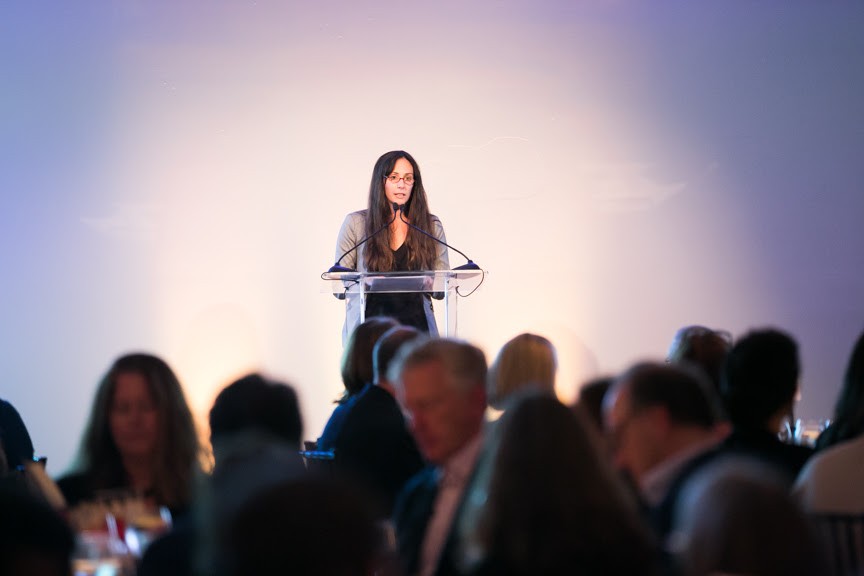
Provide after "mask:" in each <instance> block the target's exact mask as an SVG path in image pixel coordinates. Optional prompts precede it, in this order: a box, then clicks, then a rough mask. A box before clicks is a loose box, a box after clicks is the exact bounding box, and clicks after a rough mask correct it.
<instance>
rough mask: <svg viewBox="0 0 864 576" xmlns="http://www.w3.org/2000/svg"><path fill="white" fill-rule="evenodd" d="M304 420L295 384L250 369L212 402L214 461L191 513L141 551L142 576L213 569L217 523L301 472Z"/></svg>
mask: <svg viewBox="0 0 864 576" xmlns="http://www.w3.org/2000/svg"><path fill="white" fill-rule="evenodd" d="M302 436H303V421H302V417H301V414H300V408H299V404H298V401H297V395H296V393H295V392H294V389H293V388H292V387H291V386H290V385H288V384H285V383H283V382H278V381H274V380H270V379H267V378H265V377H263V376H261V375H260V374H249V375H247V376H244V377H242V378H240V379H239V380H236V381H235V382H232V383H231V384H229V385H228V386H226V387H225V388H223V389H222V391H221V392H219V394H218V395H217V396H216V400H215V401H214V402H213V406H212V407H211V409H210V442H211V444H212V446H213V456H214V460H215V465H214V468H213V473H212V474H211V476H210V477H209V478H205V479H203V482H202V486H201V489H200V490H199V494H198V497H197V499H196V502H195V505H194V512H195V514H194V515H193V517H191V518H187V519H185V521H183V522H181V523H178V524H177V525H175V527H174V529H173V530H172V531H171V532H170V533H169V534H167V535H166V536H164V537H163V538H161V539H159V540H157V541H155V542H154V543H153V544H152V545H151V546H150V547H149V548H148V549H147V551H146V553H145V555H144V558H143V560H142V562H141V567H140V570H139V576H149V575H152V576H175V575H176V576H180V575H190V574H197V573H206V574H210V573H212V571H213V570H214V569H215V568H214V567H215V566H216V565H217V564H218V561H219V557H220V556H219V549H218V548H219V545H220V542H221V538H222V537H223V534H222V530H223V529H224V527H225V525H226V524H227V522H228V520H229V519H230V518H231V517H232V516H233V515H234V514H236V513H237V511H238V510H239V509H240V507H241V506H242V505H243V504H244V502H245V501H246V500H248V499H249V498H250V497H251V496H252V495H253V494H255V493H256V492H258V491H260V490H262V489H264V488H266V487H268V486H271V485H274V484H277V483H280V482H283V481H286V480H289V479H294V478H297V477H299V476H302V475H304V472H305V470H304V467H303V461H302V458H301V457H300V454H299V448H300V442H301V438H302Z"/></svg>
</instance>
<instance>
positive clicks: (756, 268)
mask: <svg viewBox="0 0 864 576" xmlns="http://www.w3.org/2000/svg"><path fill="white" fill-rule="evenodd" d="M862 54H864V5H862V4H861V3H842V2H833V3H827V4H826V3H813V2H806V1H803V0H792V1H788V2H756V1H732V2H727V1H723V2H720V1H716V2H698V3H694V2H685V1H662V2H650V3H647V2H636V1H629V0H621V1H617V2H601V1H591V0H587V1H583V2H576V1H573V0H559V1H553V0H546V1H537V0H532V1H530V2H529V1H527V0H500V1H493V0H478V1H475V2H456V1H451V0H447V1H444V2H421V1H413V0H409V1H403V2H336V1H332V0H323V1H320V2H286V1H281V0H278V1H277V0H259V1H257V2H248V1H247V2H229V1H227V0H222V1H218V0H217V1H215V2H213V1H204V0H188V1H185V2H169V1H167V0H164V1H155V2H149V1H148V2H143V1H130V2H120V1H110V0H104V1H99V2H97V1H95V0H89V1H81V2H73V3H70V2H60V1H59V0H57V1H53V2H52V1H47V2H38V3H36V2H25V1H23V0H21V1H15V0H13V1H12V2H5V3H4V4H3V7H2V8H0V65H2V69H0V72H2V76H0V147H2V148H0V191H2V201H0V203H2V212H0V224H2V226H0V239H2V242H0V257H2V260H0V270H2V278H3V280H2V289H0V295H2V308H3V320H2V327H0V370H2V387H0V396H2V397H4V398H6V399H9V400H11V401H12V402H13V403H14V404H15V405H16V406H17V407H18V408H19V410H20V412H21V413H22V415H23V416H24V418H25V419H26V421H27V423H28V425H29V427H30V430H31V433H32V435H33V438H34V441H35V443H36V446H37V451H38V452H39V453H40V454H45V455H47V456H48V457H49V471H50V472H51V473H53V474H59V473H60V472H62V471H63V470H64V469H65V468H66V467H67V466H68V464H69V463H70V461H71V459H72V456H73V454H74V451H75V448H76V445H77V442H78V438H79V435H80V432H81V429H82V427H83V425H84V421H85V418H86V415H87V413H88V410H89V406H90V402H91V399H92V394H93V391H94V388H95V386H96V383H97V381H98V379H99V378H100V376H101V375H102V374H103V373H104V371H105V370H106V369H107V367H108V365H109V364H110V362H111V361H112V360H113V359H114V358H115V357H116V356H117V355H119V354H121V353H124V352H127V351H131V350H147V351H151V352H154V353H156V354H159V355H161V356H163V357H164V358H165V359H166V360H168V362H169V363H170V364H171V365H172V366H174V367H175V368H176V370H177V372H178V374H179V375H180V377H181V379H182V381H183V382H184V385H185V387H186V391H187V394H188V398H189V400H190V403H191V404H192V406H193V409H194V411H195V413H196V416H197V417H199V419H200V421H201V424H202V431H203V432H206V425H205V422H206V413H207V410H208V408H209V405H210V403H211V402H212V400H213V398H214V396H215V394H216V393H217V392H218V390H219V389H220V388H221V387H222V386H223V385H224V384H226V383H227V382H228V381H229V380H230V379H232V378H233V377H235V376H238V375H241V374H242V373H244V372H246V371H249V370H253V369H259V370H263V371H266V372H267V373H269V374H271V375H274V376H276V377H279V378H283V379H286V380H288V381H290V382H292V383H294V384H295V385H296V386H297V388H298V389H299V392H300V395H301V398H302V406H303V410H304V414H305V418H306V434H305V436H306V437H307V438H315V437H317V435H318V434H319V433H320V431H321V428H322V427H323V424H324V422H325V421H326V418H327V416H328V415H329V413H330V411H331V409H332V400H333V399H334V398H335V397H336V396H337V395H338V393H339V391H340V389H341V383H340V381H339V370H338V362H339V356H340V352H341V339H340V332H341V324H342V319H343V312H344V310H343V307H342V305H341V303H340V302H338V301H336V300H335V299H334V298H332V297H331V296H329V295H327V294H324V293H322V291H321V288H322V287H321V283H320V280H319V274H320V273H321V272H322V271H323V270H324V269H326V268H327V267H328V266H329V265H330V264H332V262H333V259H334V253H333V252H334V245H335V240H336V233H337V231H338V228H339V226H340V224H341V222H342V219H343V217H344V215H345V214H346V213H347V212H349V211H352V210H356V209H359V208H362V207H364V205H365V201H366V194H367V189H368V181H369V176H370V174H371V168H372V164H373V163H374V161H375V159H376V158H377V157H378V156H379V155H380V154H381V153H383V152H385V151H387V150H391V149H397V148H403V149H406V150H409V151H410V152H412V153H413V154H414V155H415V157H416V158H417V159H418V161H419V162H420V165H421V167H422V169H423V176H424V179H425V181H426V184H427V190H428V194H429V198H430V202H431V206H432V210H433V211H434V212H435V213H436V214H438V215H439V216H440V217H441V219H442V221H443V223H444V225H445V228H446V231H447V236H448V239H449V240H450V241H451V243H452V244H453V245H455V246H456V247H459V248H460V249H462V250H463V251H465V252H467V253H468V254H469V256H470V257H471V258H472V259H473V260H475V261H477V262H478V263H480V264H481V265H482V266H483V267H484V268H486V269H488V270H489V271H490V272H491V274H490V275H489V278H488V279H487V282H486V283H485V284H484V286H483V287H482V288H481V289H480V290H479V291H478V292H477V293H476V294H474V295H473V296H472V297H470V298H468V299H464V300H461V301H460V302H459V314H460V323H461V336H463V337H465V338H467V339H469V340H471V341H472V342H475V343H477V344H478V345H479V346H481V347H482V348H483V349H484V350H485V351H486V353H487V356H488V357H489V359H490V360H491V359H492V358H493V357H494V355H495V353H496V352H497V350H498V348H499V347H500V346H501V344H503V343H504V342H505V341H506V340H507V339H509V338H510V337H512V336H514V335H516V334H518V333H520V332H523V331H533V332H537V333H540V334H544V335H546V336H547V337H549V338H550V339H551V340H552V341H553V342H554V343H555V344H556V345H557V347H558V350H559V354H560V364H561V370H560V378H559V380H560V382H559V388H560V394H561V397H562V398H563V399H565V400H570V399H572V398H573V396H574V394H575V392H576V390H577V387H578V385H579V384H580V383H581V382H583V381H584V380H585V379H587V378H589V377H592V376H595V375H599V374H610V373H614V372H616V371H618V370H621V369H622V368H624V367H626V366H627V365H628V364H630V363H631V362H633V361H635V360H639V359H645V358H662V357H663V356H664V354H665V351H666V348H667V346H668V344H669V341H670V339H671V337H672V335H673V333H674V332H675V330H676V329H677V328H678V327H679V326H681V325H684V324H690V323H701V324H706V325H708V326H713V327H720V328H725V329H728V330H730V331H731V332H733V333H734V334H736V335H738V334H741V333H743V332H744V331H746V330H748V329H750V328H752V327H758V326H765V325H773V326H779V327H782V328H784V329H786V330H788V331H790V332H791V333H792V334H794V335H795V336H796V338H797V339H798V341H799V342H800V345H801V351H802V356H803V369H804V373H803V378H802V393H803V395H802V399H801V403H800V405H799V407H798V411H799V413H800V414H801V415H802V416H804V417H808V418H816V417H824V416H828V415H829V414H830V411H831V407H832V405H833V402H834V398H835V396H836V393H837V390H838V387H839V383H840V380H841V377H842V372H843V369H844V367H845V363H846V360H847V357H848V354H849V351H850V349H851V345H852V342H853V340H854V338H855V337H856V335H857V334H858V333H859V332H860V331H861V330H862V328H864V300H862V294H864V233H862V226H861V221H862V217H864V114H862V102H864V67H862V65H861V57H862ZM450 258H451V262H453V263H454V265H456V264H460V263H462V262H461V258H460V257H459V256H458V255H456V254H453V253H451V255H450Z"/></svg>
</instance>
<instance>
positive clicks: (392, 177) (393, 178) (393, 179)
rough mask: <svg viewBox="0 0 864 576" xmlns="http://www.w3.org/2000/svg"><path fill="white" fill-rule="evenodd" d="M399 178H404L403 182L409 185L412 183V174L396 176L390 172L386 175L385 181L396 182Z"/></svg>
mask: <svg viewBox="0 0 864 576" xmlns="http://www.w3.org/2000/svg"><path fill="white" fill-rule="evenodd" d="M399 180H404V181H405V184H406V185H408V186H410V185H411V184H413V183H414V175H413V174H406V175H405V176H397V175H396V174H390V175H389V176H387V181H388V182H390V183H391V184H396V183H397V182H399Z"/></svg>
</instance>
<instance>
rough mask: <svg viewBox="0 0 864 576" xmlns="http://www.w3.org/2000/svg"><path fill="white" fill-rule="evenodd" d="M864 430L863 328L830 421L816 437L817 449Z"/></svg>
mask: <svg viewBox="0 0 864 576" xmlns="http://www.w3.org/2000/svg"><path fill="white" fill-rule="evenodd" d="M862 433H864V332H862V333H861V334H860V335H859V336H858V340H857V341H856V342H855V346H854V347H853V348H852V353H851V354H850V356H849V363H848V364H847V366H846V374H845V376H844V378H843V387H842V388H841V390H840V395H839V396H838V398H837V404H836V406H835V407H834V414H833V416H832V417H831V425H830V426H828V428H826V429H825V431H824V432H822V434H820V435H819V438H818V439H817V440H816V449H817V450H822V449H823V448H827V447H829V446H834V445H836V444H840V443H841V442H845V441H847V440H852V439H853V438H858V437H860V436H861V435H862Z"/></svg>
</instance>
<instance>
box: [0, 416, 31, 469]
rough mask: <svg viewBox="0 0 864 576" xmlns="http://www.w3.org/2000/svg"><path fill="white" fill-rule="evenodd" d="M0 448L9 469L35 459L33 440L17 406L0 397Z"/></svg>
mask: <svg viewBox="0 0 864 576" xmlns="http://www.w3.org/2000/svg"><path fill="white" fill-rule="evenodd" d="M0 449H2V455H0V457H2V458H3V460H5V462H6V466H7V469H8V470H15V469H16V468H17V467H18V466H21V465H22V464H24V462H27V461H30V460H33V441H32V440H31V439H30V433H29V432H28V431H27V427H26V426H25V425H24V421H23V420H22V419H21V415H20V414H18V411H17V410H16V409H15V407H14V406H13V405H12V404H10V403H9V402H7V401H6V400H2V399H0Z"/></svg>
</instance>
